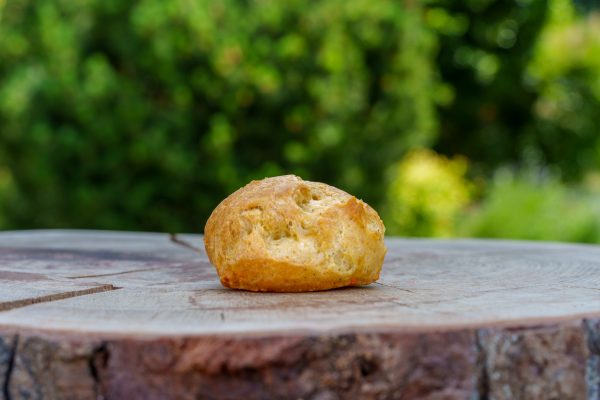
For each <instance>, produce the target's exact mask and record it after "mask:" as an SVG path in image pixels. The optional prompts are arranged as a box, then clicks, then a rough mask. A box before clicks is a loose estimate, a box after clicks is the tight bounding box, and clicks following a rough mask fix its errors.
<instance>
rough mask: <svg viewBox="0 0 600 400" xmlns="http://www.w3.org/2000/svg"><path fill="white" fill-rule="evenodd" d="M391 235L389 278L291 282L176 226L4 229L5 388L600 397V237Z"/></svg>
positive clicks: (50, 394)
mask: <svg viewBox="0 0 600 400" xmlns="http://www.w3.org/2000/svg"><path fill="white" fill-rule="evenodd" d="M180 237H181V238H182V239H183V240H185V241H186V242H188V243H192V244H193V245H195V246H198V247H199V248H201V247H202V240H201V239H202V238H201V236H199V235H182V236H180ZM387 244H388V249H389V250H388V254H387V257H386V261H385V265H384V267H383V271H382V275H381V279H380V280H379V282H377V283H376V284H372V285H370V286H366V287H360V288H346V289H338V290H332V291H326V292H316V293H296V294H276V293H251V292H244V291H235V290H230V289H225V288H223V287H222V286H221V285H220V284H219V282H218V278H217V276H216V273H215V271H214V269H213V267H212V266H211V265H210V264H209V263H208V260H207V258H206V256H205V254H204V252H194V251H192V250H191V249H190V248H187V247H186V246H185V245H183V244H182V243H178V242H176V241H173V240H170V238H169V236H168V235H165V234H149V233H117V232H93V231H29V232H5V233H1V234H0V399H2V398H3V399H5V400H8V399H168V398H173V399H204V398H206V399H277V398H281V399H318V400H329V399H346V398H351V399H411V398H418V399H477V398H479V399H598V398H599V397H598V396H599V392H600V379H599V376H600V246H589V245H567V244H558V243H536V242H516V241H491V240H406V239H396V238H390V239H389V240H388V241H387Z"/></svg>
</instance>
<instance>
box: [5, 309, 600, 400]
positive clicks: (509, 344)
mask: <svg viewBox="0 0 600 400" xmlns="http://www.w3.org/2000/svg"><path fill="white" fill-rule="evenodd" d="M599 394H600V319H591V320H590V319H584V320H579V321H570V322H567V321H565V322H564V323H561V324H552V325H540V326H521V327H511V328H508V327H505V328H482V329H463V330H456V331H450V332H443V331H439V332H428V333H415V332H413V333H410V332H380V331H377V330H373V331H371V332H361V333H324V334H314V335H270V336H262V337H260V336H256V337H242V336H229V335H219V336H198V337H178V338H167V337H163V338H146V339H143V338H141V339H140V338H132V337H130V338H125V337H121V338H118V337H113V338H101V337H99V336H91V337H88V336H81V335H73V334H71V335H69V334H65V333H48V332H42V331H27V332H19V333H16V332H14V331H12V332H11V331H0V399H4V400H14V399H20V398H44V399H46V398H48V399H55V398H56V399H59V398H76V399H79V398H81V399H84V398H105V399H113V398H128V399H137V398H140V399H141V398H144V399H154V398H156V399H158V398H183V399H187V398H190V399H191V398H207V397H208V398H229V399H231V398H243V399H261V398H303V399H333V398H348V397H349V396H350V397H352V398H366V399H370V398H373V399H378V398H451V399H467V398H469V399H487V398H494V399H511V398H532V399H544V398H561V399H584V398H586V399H590V400H591V399H598V396H599Z"/></svg>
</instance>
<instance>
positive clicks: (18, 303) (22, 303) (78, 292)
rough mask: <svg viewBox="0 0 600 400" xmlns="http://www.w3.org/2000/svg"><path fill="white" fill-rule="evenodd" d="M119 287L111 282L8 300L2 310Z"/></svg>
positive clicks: (3, 304) (0, 304)
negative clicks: (86, 287)
mask: <svg viewBox="0 0 600 400" xmlns="http://www.w3.org/2000/svg"><path fill="white" fill-rule="evenodd" d="M117 289H120V288H119V287H116V286H113V285H110V284H109V285H101V286H96V287H92V288H88V289H82V290H73V291H69V292H62V293H55V294H49V295H47V296H39V297H31V298H28V299H21V300H14V301H6V302H3V303H0V312H1V311H8V310H12V309H15V308H21V307H26V306H30V305H32V304H38V303H47V302H50V301H57V300H64V299H69V298H71V297H78V296H85V295H88V294H95V293H102V292H108V291H111V290H117Z"/></svg>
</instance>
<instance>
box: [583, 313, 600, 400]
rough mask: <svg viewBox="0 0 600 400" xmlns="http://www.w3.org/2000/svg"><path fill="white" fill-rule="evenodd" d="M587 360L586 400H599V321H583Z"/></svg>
mask: <svg viewBox="0 0 600 400" xmlns="http://www.w3.org/2000/svg"><path fill="white" fill-rule="evenodd" d="M583 329H584V332H585V337H586V339H587V345H588V349H589V353H590V354H589V358H588V360H587V363H586V369H585V382H586V385H587V400H600V320H584V321H583Z"/></svg>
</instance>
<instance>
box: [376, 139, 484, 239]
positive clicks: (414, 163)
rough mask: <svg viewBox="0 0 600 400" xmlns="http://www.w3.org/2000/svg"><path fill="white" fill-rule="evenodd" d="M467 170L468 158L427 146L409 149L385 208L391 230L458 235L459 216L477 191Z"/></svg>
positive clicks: (403, 233)
mask: <svg viewBox="0 0 600 400" xmlns="http://www.w3.org/2000/svg"><path fill="white" fill-rule="evenodd" d="M466 173H467V162H466V160H465V159H464V158H459V157H457V158H454V159H448V158H446V157H444V156H440V155H438V154H436V153H434V152H432V151H430V150H425V149H420V150H414V151H412V152H410V153H408V154H407V155H406V156H405V157H404V158H403V159H402V161H401V162H399V163H398V164H397V165H395V166H394V168H393V170H392V174H393V176H394V178H393V180H392V184H391V185H390V187H389V192H388V202H387V207H386V209H385V210H384V211H385V213H384V219H385V221H386V228H387V232H388V234H395V235H407V236H442V237H448V236H454V235H455V234H456V222H457V221H456V219H457V217H458V215H459V214H460V213H461V212H462V210H463V209H464V208H465V207H466V206H467V205H469V203H470V201H471V199H472V194H473V185H472V184H471V183H470V182H469V181H468V179H467V178H466Z"/></svg>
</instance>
